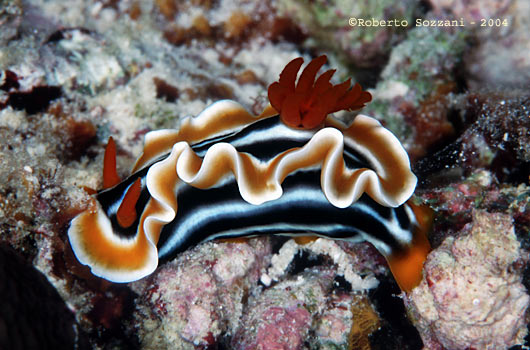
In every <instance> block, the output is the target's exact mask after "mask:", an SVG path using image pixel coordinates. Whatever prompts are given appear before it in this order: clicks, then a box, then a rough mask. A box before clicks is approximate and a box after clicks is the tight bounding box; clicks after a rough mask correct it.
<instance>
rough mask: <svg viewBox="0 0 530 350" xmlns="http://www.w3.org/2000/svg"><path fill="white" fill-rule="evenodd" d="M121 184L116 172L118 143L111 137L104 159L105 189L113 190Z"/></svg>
mask: <svg viewBox="0 0 530 350" xmlns="http://www.w3.org/2000/svg"><path fill="white" fill-rule="evenodd" d="M120 182H121V179H120V177H119V176H118V172H117V171H116V143H115V142H114V139H113V138H112V136H111V137H109V142H108V143H107V147H106V148H105V156H104V158H103V188H111V187H113V186H115V185H117V184H119V183H120Z"/></svg>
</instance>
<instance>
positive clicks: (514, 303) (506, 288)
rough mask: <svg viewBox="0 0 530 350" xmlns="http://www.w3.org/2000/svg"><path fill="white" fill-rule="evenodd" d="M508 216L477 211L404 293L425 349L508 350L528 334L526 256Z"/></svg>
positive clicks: (443, 245)
mask: <svg viewBox="0 0 530 350" xmlns="http://www.w3.org/2000/svg"><path fill="white" fill-rule="evenodd" d="M527 258H528V257H527V253H523V251H522V250H521V249H520V244H519V242H518V241H517V238H516V236H515V233H514V229H513V225H512V218H511V217H510V216H509V215H506V214H496V213H488V212H482V211H475V212H474V213H473V222H472V223H471V224H468V225H466V226H465V227H464V229H463V232H462V235H461V236H460V237H458V238H454V237H448V238H446V239H445V240H444V242H443V243H442V245H441V246H440V247H438V248H437V249H436V250H435V251H433V252H432V253H431V254H430V255H429V257H428V258H427V261H426V263H425V267H424V271H425V273H424V278H423V280H422V282H421V283H420V285H419V286H418V287H417V288H415V289H414V290H413V291H412V292H411V293H410V294H409V295H407V296H406V297H405V302H406V304H407V305H408V308H409V311H410V313H411V315H412V319H413V320H414V323H415V324H416V327H417V328H418V330H419V331H420V334H421V337H422V339H423V342H424V344H425V349H448V350H450V349H485V350H487V349H507V348H509V347H511V346H513V345H516V344H522V343H523V338H524V337H525V336H526V334H527V328H526V318H525V314H526V309H527V307H528V305H529V303H530V297H529V296H528V294H527V292H526V289H525V287H524V286H523V284H522V283H521V272H520V271H518V269H517V266H522V265H524V263H523V264H521V263H518V262H520V261H521V260H527Z"/></svg>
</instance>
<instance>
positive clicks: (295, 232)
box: [68, 56, 430, 291]
mask: <svg viewBox="0 0 530 350" xmlns="http://www.w3.org/2000/svg"><path fill="white" fill-rule="evenodd" d="M325 62H326V57H325V56H320V57H318V58H316V59H314V60H313V61H312V62H310V63H309V64H308V65H307V67H306V68H305V69H304V71H303V72H302V73H301V74H300V78H299V79H298V83H297V84H296V85H295V81H296V77H297V74H298V71H299V69H300V67H301V65H302V63H303V60H302V59H301V58H297V59H295V60H293V61H291V62H290V63H289V64H288V65H287V66H286V67H285V69H284V70H283V71H282V73H281V75H280V79H279V81H278V82H275V83H273V84H271V85H270V87H269V91H268V93H269V100H270V102H271V106H269V107H268V108H266V109H265V111H264V112H263V113H262V114H261V115H259V116H252V115H251V114H249V113H248V112H247V111H246V110H245V109H244V108H243V107H242V106H241V105H240V104H238V103H236V102H234V101H229V100H223V101H219V102H216V103H214V104H212V105H211V106H209V107H208V108H206V109H205V110H204V111H203V112H202V113H200V114H199V115H198V116H197V117H194V118H192V117H190V118H186V119H183V120H182V123H181V126H180V129H179V130H159V131H152V132H150V133H148V134H147V135H146V137H145V145H144V150H143V154H142V155H141V156H140V158H139V159H138V160H137V162H136V164H135V166H134V168H133V170H132V174H131V175H130V176H129V177H128V178H127V179H125V180H124V181H120V179H119V177H118V176H117V174H116V165H115V164H116V160H115V157H116V150H115V147H116V146H115V144H114V142H113V141H112V140H109V144H108V146H107V149H106V152H105V166H104V174H103V184H104V187H105V189H103V190H102V191H100V192H98V193H97V194H96V195H95V199H96V201H94V203H93V205H92V206H91V207H90V208H89V209H87V210H86V211H84V212H82V213H81V214H79V215H78V216H76V217H75V218H74V219H73V220H72V222H71V224H70V228H69V230H68V237H69V239H70V244H71V246H72V249H73V251H74V253H75V255H76V257H77V258H78V260H79V261H80V262H81V263H83V264H86V265H88V266H90V268H91V270H92V273H94V274H95V275H97V276H100V277H103V278H105V279H107V280H110V281H113V282H130V281H135V280H138V279H140V278H143V277H145V276H147V275H149V274H151V273H152V272H153V271H154V270H155V269H156V267H157V266H158V262H159V260H160V261H167V260H170V259H173V258H174V257H175V256H176V255H177V254H179V253H181V252H183V251H185V250H187V249H188V248H190V247H192V246H194V245H197V244H199V243H201V242H205V241H208V240H212V239H216V238H236V237H251V236H257V235H263V234H274V235H288V236H311V235H312V236H318V237H325V238H330V239H340V240H346V241H351V242H359V241H363V240H365V241H368V242H370V243H371V244H373V245H374V246H375V247H376V248H377V249H378V250H379V252H380V253H381V254H382V255H383V256H385V258H386V259H387V261H388V263H389V266H390V268H391V270H392V272H393V274H394V277H395V278H396V281H397V282H398V284H399V285H400V287H401V288H402V289H403V290H406V291H408V290H410V289H412V288H413V287H414V286H415V285H416V284H417V283H419V280H420V279H421V270H422V265H423V261H424V260H425V257H426V255H427V254H428V252H429V250H430V246H429V243H428V240H427V238H426V236H425V229H424V225H423V224H422V222H421V220H420V219H419V218H418V215H417V214H416V213H417V211H416V209H415V208H414V207H413V206H412V205H409V204H407V203H406V201H407V200H408V199H409V197H410V196H411V195H412V193H413V191H414V189H415V186H416V181H417V180H416V177H415V175H414V174H413V173H412V171H411V169H410V162H409V158H408V155H407V153H406V151H405V150H404V148H403V146H402V145H401V143H400V142H399V140H398V139H397V138H396V137H395V136H394V135H393V134H392V133H391V132H390V131H388V130H387V129H385V128H384V127H382V126H381V124H380V123H379V122H378V121H376V120H375V119H373V118H371V117H368V116H365V115H357V116H356V117H355V119H354V120H353V122H352V123H351V125H350V126H346V125H344V124H343V123H342V122H340V121H338V120H337V119H335V118H333V117H332V116H330V115H329V113H333V112H336V111H339V110H344V109H346V110H352V109H359V108H361V107H363V106H364V104H365V103H366V102H369V101H370V100H371V96H370V94H369V93H367V92H365V91H362V89H361V87H360V86H359V85H358V84H356V85H355V86H353V87H350V81H349V80H347V81H345V82H344V83H342V84H338V85H332V84H331V83H330V79H331V76H332V75H333V73H334V70H329V71H327V72H325V73H323V74H322V75H321V76H320V77H318V78H317V79H316V80H315V77H316V74H317V72H318V70H319V69H320V68H321V66H322V65H324V63H325Z"/></svg>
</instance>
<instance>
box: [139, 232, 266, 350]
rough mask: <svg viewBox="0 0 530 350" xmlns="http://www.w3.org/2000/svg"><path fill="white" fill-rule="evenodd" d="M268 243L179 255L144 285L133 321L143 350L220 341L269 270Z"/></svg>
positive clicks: (214, 245)
mask: <svg viewBox="0 0 530 350" xmlns="http://www.w3.org/2000/svg"><path fill="white" fill-rule="evenodd" d="M269 254H270V244H268V240H267V239H253V240H250V241H248V242H247V243H207V244H204V245H201V246H200V247H197V249H193V250H191V251H189V252H186V253H184V254H181V255H180V256H179V257H178V258H177V259H176V260H175V261H174V262H172V263H170V264H165V265H163V266H162V267H160V269H159V271H158V273H157V274H156V275H155V276H153V277H150V278H148V279H147V280H145V281H139V282H134V283H132V284H131V287H132V288H133V290H135V291H136V292H137V293H138V294H139V295H140V297H139V301H138V304H137V307H136V311H135V315H134V317H135V318H136V319H137V321H138V323H139V325H140V327H139V338H140V342H141V344H142V348H143V349H161V348H176V349H193V348H194V347H196V346H200V347H208V346H213V345H214V344H216V343H218V342H219V341H220V340H221V338H222V337H223V336H225V335H226V333H227V332H228V333H229V332H230V331H231V330H233V329H234V328H235V326H236V325H237V324H238V323H239V319H240V318H241V316H242V314H243V310H242V302H243V300H244V299H246V298H248V296H249V295H251V294H252V293H253V289H254V288H255V286H256V281H257V280H258V278H259V276H260V274H261V271H262V270H263V269H264V267H265V266H267V264H268V262H269V259H268V256H269Z"/></svg>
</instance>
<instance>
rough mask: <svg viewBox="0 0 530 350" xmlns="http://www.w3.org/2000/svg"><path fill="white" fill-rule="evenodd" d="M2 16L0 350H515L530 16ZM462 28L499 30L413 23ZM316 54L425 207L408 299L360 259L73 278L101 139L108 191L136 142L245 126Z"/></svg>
mask: <svg viewBox="0 0 530 350" xmlns="http://www.w3.org/2000/svg"><path fill="white" fill-rule="evenodd" d="M0 3H1V5H0V28H1V29H0V138H1V139H2V142H0V178H2V181H1V183H0V241H1V243H0V273H1V274H2V276H1V279H0V280H1V281H2V282H1V283H0V293H1V294H2V297H3V298H2V302H1V305H0V324H5V325H7V328H5V327H3V326H2V327H0V347H1V348H15V349H17V348H20V349H22V348H28V347H30V346H31V344H37V343H38V344H39V346H40V347H41V348H59V347H61V346H63V347H64V346H68V347H70V348H73V347H75V346H77V347H78V348H80V349H86V348H92V349H110V348H115V349H123V348H128V349H157V348H173V349H207V348H209V349H214V348H218V349H219V348H238V349H248V348H253V347H256V346H258V345H260V346H262V347H263V348H280V347H283V348H285V349H295V348H296V349H349V348H362V349H368V348H370V349H372V350H378V349H385V350H387V349H400V350H403V349H410V350H413V349H414V350H417V349H421V348H422V347H425V348H426V349H442V348H445V349H466V348H468V349H471V348H473V347H474V348H476V349H488V348H496V349H505V348H509V347H510V346H512V345H516V344H521V345H522V346H526V347H528V346H529V345H530V343H529V340H528V339H529V338H528V337H526V339H525V338H524V336H525V334H526V331H525V327H527V322H528V321H527V318H528V316H527V315H528V311H527V306H528V291H527V289H526V288H528V287H529V286H530V273H529V271H530V269H529V268H528V251H529V250H530V238H529V237H528V232H530V187H529V185H530V183H529V181H530V179H529V177H528V173H529V169H530V149H529V145H530V139H529V135H530V134H529V130H530V118H529V117H528V115H529V111H530V99H529V98H530V97H529V94H528V90H527V86H528V82H529V81H530V79H529V76H528V74H529V72H530V70H529V69H528V67H529V56H528V54H527V52H528V48H529V47H530V46H529V45H530V35H529V33H530V31H529V30H528V23H529V22H528V19H527V18H526V17H525V15H526V14H527V13H528V6H529V5H528V1H525V0H488V1H478V0H471V1H461V0H429V1H416V0H408V1H405V2H399V3H398V2H396V1H389V0H379V1H368V0H366V1H356V2H345V1H338V0H336V1H335V0H334V1H320V0H318V1H309V2H307V1H306V2H302V1H293V0H277V1H249V0H216V1H213V0H192V1H186V2H185V1H176V0H156V1H139V0H113V1H106V0H104V1H87V0H73V1H61V0H52V1H42V0H27V1H20V0H5V1H1V2H0ZM350 17H356V18H366V19H369V18H372V17H373V18H376V19H381V20H382V19H392V18H399V19H401V18H403V19H407V20H408V21H409V26H408V27H382V26H379V27H351V26H350V25H349V23H348V19H349V18H350ZM460 17H462V18H464V20H465V21H471V20H478V21H480V19H482V18H485V19H492V20H493V22H492V24H493V27H480V26H469V25H468V26H466V27H453V28H447V27H446V28H441V27H416V26H415V25H413V22H414V19H415V18H421V19H448V18H450V19H452V18H460ZM496 19H501V20H504V19H506V20H507V21H508V25H507V26H504V25H500V26H496V25H495V23H496V22H495V20H496ZM486 23H488V22H486ZM478 24H480V22H478ZM501 24H502V21H501ZM322 54H326V55H327V56H328V59H329V61H330V62H331V65H330V66H333V67H338V71H339V72H340V73H341V74H344V76H338V74H337V76H334V79H332V81H331V82H332V84H337V83H340V82H341V81H344V79H345V77H346V76H350V75H351V76H353V77H354V80H355V81H359V82H360V83H361V84H362V85H363V87H364V88H370V87H373V88H372V89H369V91H370V93H371V94H372V95H373V100H372V102H371V103H370V104H368V105H367V107H366V108H365V109H364V110H363V113H365V114H368V115H372V116H375V117H376V118H378V119H379V120H380V121H381V122H382V123H383V124H384V125H385V126H386V127H388V128H389V129H391V130H392V131H393V132H394V133H395V134H396V135H397V137H398V138H399V139H400V140H401V141H402V142H403V143H404V145H405V147H406V149H407V150H408V151H409V155H410V156H411V159H413V160H414V161H415V163H414V164H413V170H414V172H415V173H416V175H417V176H418V179H419V187H418V188H417V190H416V196H415V197H414V200H415V201H416V202H417V203H424V204H427V205H429V206H430V207H431V208H432V209H433V210H434V214H433V215H434V222H433V229H432V233H431V236H430V240H431V243H432V245H433V247H435V248H436V249H435V250H434V252H433V253H432V254H431V255H430V257H429V260H428V262H427V264H426V266H425V279H424V280H423V282H422V284H421V285H420V286H419V287H418V288H416V289H415V290H413V292H412V293H411V294H409V295H405V294H401V295H400V294H399V293H400V292H399V289H398V287H397V285H396V284H395V282H394V281H393V280H392V279H391V278H389V277H387V276H388V269H387V267H386V264H385V262H384V259H383V257H382V256H381V255H379V254H378V253H377V251H376V250H375V249H374V248H373V247H372V246H370V245H368V244H352V243H334V242H330V241H325V240H317V241H314V242H299V243H297V242H295V241H292V240H285V239H281V238H279V239H277V238H274V239H263V238H257V239H252V240H249V241H245V242H237V243H235V242H215V243H208V244H205V245H201V246H199V247H196V248H194V249H193V250H191V251H188V252H186V253H183V254H182V255H180V256H179V257H178V258H177V259H175V260H174V261H172V262H170V263H168V264H166V265H163V266H161V267H160V268H159V269H158V270H157V272H155V274H153V275H152V276H150V277H149V278H148V279H145V280H141V281H137V282H134V283H131V284H121V285H118V284H112V283H110V282H107V281H104V280H102V279H99V278H97V277H94V276H92V275H91V274H90V272H89V271H88V270H87V268H86V267H84V266H81V265H80V264H79V263H78V262H77V260H76V258H75V257H74V255H73V252H72V251H71V249H70V247H69V244H68V240H67V237H66V231H67V228H68V223H69V221H70V220H71V219H72V218H73V217H74V216H75V215H76V214H78V213H79V212H81V211H82V210H85V209H86V208H87V207H88V206H89V205H90V202H91V197H90V195H89V194H88V192H90V190H89V189H88V188H91V189H99V188H101V186H102V179H101V166H102V163H103V151H104V147H103V144H105V143H106V142H107V139H108V137H109V136H110V135H112V136H113V137H114V139H115V140H116V144H117V153H118V164H117V165H118V174H119V175H120V176H122V177H123V176H124V175H126V174H128V173H129V169H130V168H131V166H132V164H133V162H134V159H136V157H137V156H138V155H139V154H140V152H141V150H142V142H143V136H144V135H145V134H146V133H147V132H148V131H151V130H155V129H159V128H175V127H178V126H179V123H180V120H181V119H182V118H183V117H185V116H193V115H197V114H198V113H200V112H201V111H202V110H203V109H204V108H205V107H206V106H207V105H209V104H210V103H212V102H214V101H217V100H219V99H223V98H231V99H234V100H236V101H238V102H240V103H242V104H243V105H244V106H245V107H246V108H247V109H248V110H250V111H252V112H253V113H254V114H258V113H260V112H261V111H262V110H263V108H264V107H265V106H266V105H267V103H268V98H267V87H268V85H269V84H270V83H272V82H273V81H275V80H277V77H278V75H279V74H280V72H281V70H282V69H283V67H284V66H285V64H286V63H287V62H289V61H291V60H292V59H294V58H295V57H299V56H303V58H304V59H305V61H306V62H308V61H310V60H311V58H314V57H318V56H320V55H322ZM324 68H325V69H327V68H328V67H324ZM348 69H349V70H350V71H348ZM336 114H337V116H338V117H339V118H342V119H343V120H344V121H345V122H350V121H351V120H352V119H353V118H354V116H355V113H350V112H339V113H336ZM83 188H85V189H83ZM87 191H88V192H87ZM519 242H520V243H519ZM302 243H304V244H302ZM525 287H526V288H525ZM54 289H55V290H54ZM455 291H456V292H457V293H455ZM398 295H400V297H398ZM61 299H62V300H61ZM403 300H405V301H406V307H407V309H408V310H406V309H405V307H404V305H403ZM30 306H31V308H30ZM10 310H16V312H11V311H10ZM35 310H37V311H38V315H37V316H36V317H32V315H34V313H35ZM406 313H408V314H409V316H410V317H409V318H410V319H411V320H413V321H414V325H415V326H416V328H417V330H416V329H415V328H414V327H413V326H412V325H410V323H409V322H408V321H407V318H406ZM375 316H377V317H375ZM6 320H8V321H6ZM50 325H54V327H50ZM377 327H379V329H377V330H374V329H375V328H377ZM280 331H283V332H284V334H285V338H282V337H280V336H276V335H278V334H279V333H280ZM14 332H16V333H14ZM418 332H419V333H418ZM13 334H16V335H15V336H12V335H13ZM479 335H480V338H479ZM421 339H423V342H424V344H421ZM58 341H60V342H61V343H60V344H58V345H57V342H58ZM76 341H77V343H76ZM70 345H71V346H70Z"/></svg>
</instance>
